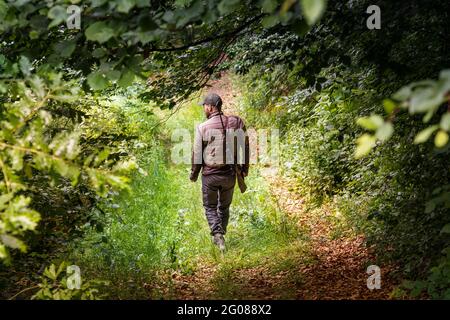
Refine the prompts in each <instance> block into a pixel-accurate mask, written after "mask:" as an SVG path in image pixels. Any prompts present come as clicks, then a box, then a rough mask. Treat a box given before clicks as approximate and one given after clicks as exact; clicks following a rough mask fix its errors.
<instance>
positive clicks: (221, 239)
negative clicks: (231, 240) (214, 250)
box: [214, 233, 225, 252]
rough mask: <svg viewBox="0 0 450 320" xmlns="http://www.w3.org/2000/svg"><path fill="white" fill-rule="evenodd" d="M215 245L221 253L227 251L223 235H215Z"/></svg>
mask: <svg viewBox="0 0 450 320" xmlns="http://www.w3.org/2000/svg"><path fill="white" fill-rule="evenodd" d="M214 244H215V245H217V246H218V247H219V250H220V251H222V252H223V251H225V239H224V237H223V234H221V233H216V234H214Z"/></svg>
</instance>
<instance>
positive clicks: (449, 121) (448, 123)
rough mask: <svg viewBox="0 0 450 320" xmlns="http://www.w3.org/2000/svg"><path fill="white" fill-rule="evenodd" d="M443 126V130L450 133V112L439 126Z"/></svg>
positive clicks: (443, 117) (444, 116)
mask: <svg viewBox="0 0 450 320" xmlns="http://www.w3.org/2000/svg"><path fill="white" fill-rule="evenodd" d="M439 125H440V126H441V129H442V130H445V131H450V112H446V113H445V114H444V115H443V116H442V118H441V122H440V124H439Z"/></svg>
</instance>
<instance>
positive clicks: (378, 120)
mask: <svg viewBox="0 0 450 320" xmlns="http://www.w3.org/2000/svg"><path fill="white" fill-rule="evenodd" d="M356 123H357V124H358V125H359V126H361V127H363V128H365V129H367V130H377V129H378V128H379V127H380V126H382V125H383V123H384V120H383V118H382V117H381V116H379V115H376V114H374V115H371V116H370V117H361V118H358V120H356Z"/></svg>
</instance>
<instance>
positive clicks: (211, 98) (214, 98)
mask: <svg viewBox="0 0 450 320" xmlns="http://www.w3.org/2000/svg"><path fill="white" fill-rule="evenodd" d="M199 104H200V105H201V106H203V105H204V104H209V105H212V106H215V107H216V108H218V109H220V108H221V107H222V98H221V97H220V96H219V95H218V94H215V93H208V94H207V95H206V96H205V97H204V98H203V100H202V101H200V103H199Z"/></svg>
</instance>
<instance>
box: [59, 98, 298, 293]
mask: <svg viewBox="0 0 450 320" xmlns="http://www.w3.org/2000/svg"><path fill="white" fill-rule="evenodd" d="M168 115H169V114H168V113H165V112H161V114H159V115H158V117H160V118H161V119H166V117H168ZM202 120H203V114H202V110H201V108H199V107H198V106H196V105H185V106H183V107H181V109H180V110H179V111H177V112H176V113H175V114H174V115H173V116H171V117H170V118H169V119H167V121H164V123H163V124H162V125H161V126H160V128H159V131H158V133H154V131H153V132H152V131H150V130H148V129H149V128H146V127H145V126H143V129H142V138H141V140H142V142H143V143H144V144H145V147H143V148H141V149H139V150H138V151H137V159H138V162H139V164H140V167H141V168H142V169H143V170H144V171H145V173H142V172H141V173H137V174H136V175H135V176H134V178H133V182H132V184H131V192H127V193H122V194H120V195H117V196H115V197H112V198H110V200H108V201H105V202H103V203H102V204H101V205H100V207H101V208H102V209H101V210H102V211H103V212H105V216H104V218H102V225H103V228H98V227H92V226H86V228H87V229H86V230H87V234H86V236H85V237H84V238H83V239H81V240H79V241H77V242H76V243H74V244H73V245H72V252H71V254H70V257H69V258H68V259H69V260H70V261H73V262H74V263H76V264H77V265H79V266H80V267H81V269H82V270H83V273H84V274H85V275H86V276H87V277H88V278H98V279H104V280H109V281H110V284H111V285H110V287H109V289H108V290H107V291H108V293H109V297H110V298H175V297H177V292H176V291H174V290H171V277H170V276H168V274H171V273H173V272H176V273H179V274H182V275H190V274H193V273H194V272H195V271H196V270H197V269H198V267H199V265H202V266H203V267H204V266H205V265H206V266H213V267H218V268H219V269H218V272H217V275H216V278H215V279H211V282H212V283H213V287H214V288H215V289H214V290H213V292H211V296H212V297H238V296H239V295H242V294H243V292H242V291H240V290H237V289H236V286H235V284H233V280H232V279H231V278H230V275H231V271H232V270H234V269H239V268H250V267H253V266H257V265H261V264H267V263H268V261H271V260H272V259H268V258H269V257H277V259H276V261H275V262H274V261H272V264H273V267H274V268H279V267H280V266H279V265H278V263H281V264H282V262H283V261H288V260H289V252H290V251H292V248H293V247H294V246H298V244H299V243H302V244H303V243H304V240H305V235H304V234H303V233H301V232H299V230H297V228H296V227H295V225H294V223H293V222H292V221H290V220H289V219H288V218H287V217H285V216H284V215H283V213H282V212H280V210H279V209H278V208H277V207H276V204H275V202H274V201H273V200H272V199H271V195H270V193H269V190H268V186H267V183H266V182H265V180H264V178H263V177H262V176H261V174H260V173H259V172H258V171H259V168H257V167H253V168H252V171H253V172H252V173H251V175H250V177H249V179H248V186H249V189H248V191H247V192H246V193H245V194H240V193H239V191H238V189H237V188H236V192H235V194H234V200H233V204H232V206H231V217H230V224H229V228H228V233H227V236H226V240H227V245H228V250H227V252H226V253H225V255H222V254H221V253H220V252H219V251H218V250H217V249H216V247H215V246H214V245H213V244H212V241H211V236H210V234H209V229H208V226H207V222H206V219H205V217H204V213H203V207H202V202H201V191H200V185H199V184H200V182H197V183H195V184H193V183H192V182H190V181H189V179H188V173H189V169H190V167H189V166H188V165H186V164H173V163H171V161H170V150H171V147H172V144H171V142H170V137H171V135H172V132H173V130H174V129H177V128H188V129H189V130H191V132H192V129H193V128H194V123H195V122H198V121H202ZM144 121H145V120H144ZM155 135H157V136H155ZM94 210H98V209H94ZM303 247H304V246H303ZM305 256H306V255H305ZM161 288H162V289H161Z"/></svg>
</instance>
